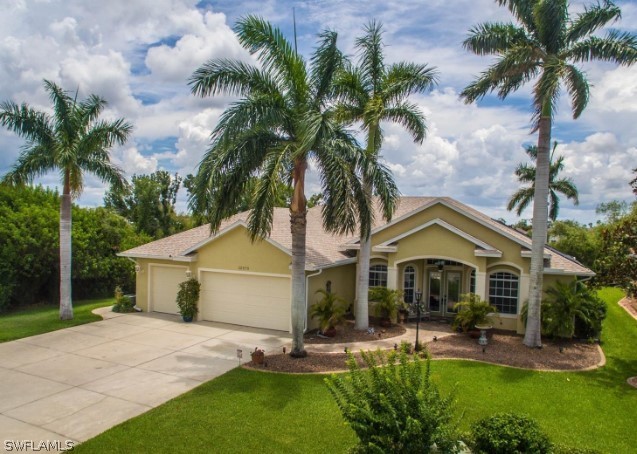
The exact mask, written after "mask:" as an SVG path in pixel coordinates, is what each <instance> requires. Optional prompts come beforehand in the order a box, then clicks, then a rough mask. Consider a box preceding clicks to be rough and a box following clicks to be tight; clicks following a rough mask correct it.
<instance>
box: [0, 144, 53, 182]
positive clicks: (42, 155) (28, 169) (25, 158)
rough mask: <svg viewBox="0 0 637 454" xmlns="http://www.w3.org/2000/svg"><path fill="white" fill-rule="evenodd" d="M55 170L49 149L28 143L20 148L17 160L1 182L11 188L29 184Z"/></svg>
mask: <svg viewBox="0 0 637 454" xmlns="http://www.w3.org/2000/svg"><path fill="white" fill-rule="evenodd" d="M55 168H56V162H55V156H54V155H53V154H52V153H51V149H50V148H49V147H48V146H46V145H42V144H33V143H30V144H28V145H26V146H24V147H23V148H22V152H21V153H20V156H19V157H18V160H17V161H16V163H15V164H14V165H13V167H12V168H11V170H10V171H9V172H7V173H6V174H5V175H4V177H3V178H2V182H3V183H5V184H10V185H13V186H21V185H24V184H29V183H31V182H32V181H33V179H34V178H37V177H41V176H43V175H45V174H46V173H48V172H50V171H52V170H54V169H55Z"/></svg>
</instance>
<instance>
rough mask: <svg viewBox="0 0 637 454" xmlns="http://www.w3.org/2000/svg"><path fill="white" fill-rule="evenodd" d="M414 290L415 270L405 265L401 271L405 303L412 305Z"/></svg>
mask: <svg viewBox="0 0 637 454" xmlns="http://www.w3.org/2000/svg"><path fill="white" fill-rule="evenodd" d="M415 290H416V268H414V267H413V266H411V265H407V266H406V267H405V269H404V271H403V297H404V299H405V303H409V304H411V303H413V302H414V300H415V298H414V291H415Z"/></svg>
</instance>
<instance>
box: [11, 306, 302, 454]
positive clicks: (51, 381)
mask: <svg viewBox="0 0 637 454" xmlns="http://www.w3.org/2000/svg"><path fill="white" fill-rule="evenodd" d="M99 313H100V315H102V316H104V317H105V319H104V320H102V321H99V322H95V323H89V324H86V325H81V326H76V327H73V328H67V329H63V330H59V331H54V332H51V333H47V334H41V335H38V336H33V337H29V338H25V339H20V340H17V341H13V342H6V343H2V344H0V442H1V443H3V444H2V447H1V449H5V450H11V449H12V448H13V450H14V451H15V450H16V449H15V447H14V445H13V444H12V443H13V442H16V443H17V442H22V441H31V442H32V443H33V444H34V446H38V443H40V442H42V441H46V440H48V441H54V440H59V441H60V442H61V444H60V445H59V446H60V447H61V448H64V443H65V442H66V440H70V441H72V442H75V443H77V442H82V441H85V440H87V439H89V438H92V437H94V436H95V435H97V434H99V433H101V432H103V431H105V430H106V429H108V428H110V427H112V426H114V425H116V424H118V423H120V422H123V421H126V420H127V419H130V418H132V417H134V416H137V415H139V414H141V413H144V412H145V411H148V410H150V409H151V408H153V407H156V406H158V405H160V404H161V403H163V402H165V401H167V400H169V399H172V398H173V397H176V396H178V395H180V394H182V393H184V392H186V391H188V390H190V389H192V388H194V387H196V386H198V385H199V384H201V383H202V382H204V381H207V380H210V379H212V378H214V377H217V376H219V375H221V374H223V373H225V372H227V371H228V370H230V369H232V368H234V367H237V366H238V365H239V364H240V362H246V361H249V360H250V354H249V352H250V351H251V350H254V348H255V347H259V348H264V349H265V350H266V353H267V352H270V353H274V352H280V351H281V350H282V347H283V346H288V349H289V345H291V341H290V336H289V335H287V334H286V333H283V332H281V331H269V330H262V329H253V328H245V327H239V326H235V325H224V324H220V323H210V322H199V323H188V324H186V323H183V322H182V321H181V319H180V318H179V317H178V316H169V315H162V314H146V313H144V314H115V313H113V312H110V308H103V309H100V310H99ZM237 349H241V350H242V351H243V359H242V360H239V359H238V358H237ZM7 442H9V443H10V444H9V445H8V444H7Z"/></svg>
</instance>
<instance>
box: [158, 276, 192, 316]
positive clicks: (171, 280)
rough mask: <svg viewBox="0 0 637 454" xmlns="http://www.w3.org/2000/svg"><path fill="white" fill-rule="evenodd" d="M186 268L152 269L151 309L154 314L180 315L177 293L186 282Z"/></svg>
mask: <svg viewBox="0 0 637 454" xmlns="http://www.w3.org/2000/svg"><path fill="white" fill-rule="evenodd" d="M185 270H186V268H182V267H179V268H175V267H168V266H152V267H151V289H150V298H151V308H152V310H153V311H154V312H163V313H165V314H178V313H179V307H178V306H177V302H176V299H177V292H178V291H179V284H180V283H181V282H183V281H184V280H185Z"/></svg>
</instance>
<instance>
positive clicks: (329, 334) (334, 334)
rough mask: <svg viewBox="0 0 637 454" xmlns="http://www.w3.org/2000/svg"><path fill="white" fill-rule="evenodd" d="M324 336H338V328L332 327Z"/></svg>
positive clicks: (324, 332)
mask: <svg viewBox="0 0 637 454" xmlns="http://www.w3.org/2000/svg"><path fill="white" fill-rule="evenodd" d="M323 336H327V337H334V336H336V328H334V327H331V328H328V329H326V330H325V331H323Z"/></svg>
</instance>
